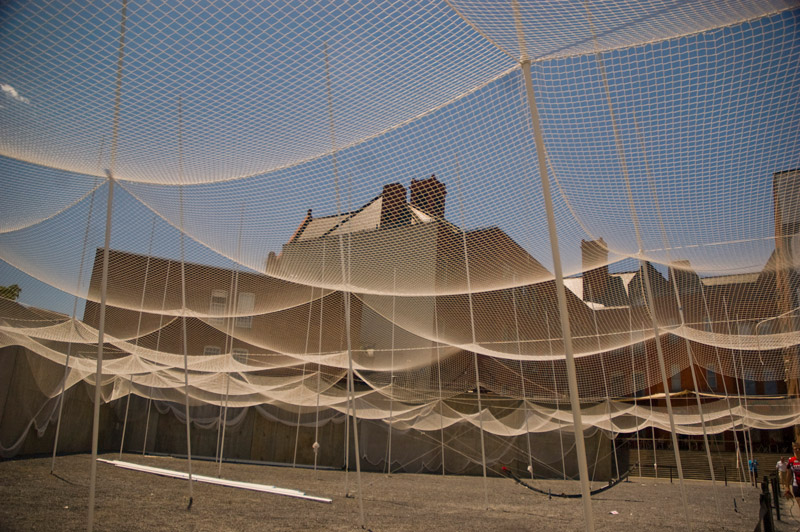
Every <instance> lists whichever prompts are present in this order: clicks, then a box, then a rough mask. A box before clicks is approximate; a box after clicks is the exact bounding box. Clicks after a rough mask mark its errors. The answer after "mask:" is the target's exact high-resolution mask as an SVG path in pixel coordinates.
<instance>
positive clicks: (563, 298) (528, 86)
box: [511, 0, 594, 532]
mask: <svg viewBox="0 0 800 532" xmlns="http://www.w3.org/2000/svg"><path fill="white" fill-rule="evenodd" d="M511 5H512V7H513V10H514V19H515V21H516V27H517V37H518V40H519V43H520V50H521V52H522V56H521V57H520V65H521V66H522V77H523V78H524V82H525V92H526V94H527V98H528V109H529V111H530V115H531V125H532V127H533V135H534V141H535V143H536V156H537V159H538V162H539V177H540V178H541V182H542V194H543V196H544V204H545V210H546V212H547V229H548V232H549V236H550V249H551V251H552V254H553V273H554V274H555V278H556V279H555V280H556V296H557V297H558V309H559V315H560V318H561V334H562V336H563V338H564V356H565V358H566V367H567V383H568V385H569V401H570V408H571V409H572V423H573V426H574V429H575V450H576V452H577V455H578V471H579V474H580V479H581V497H582V500H583V515H584V520H585V521H586V530H587V532H592V531H594V517H593V515H592V500H591V498H590V491H591V490H590V488H589V466H588V464H587V462H586V444H585V442H584V440H583V420H582V418H581V406H580V398H579V395H578V376H577V371H576V369H575V358H574V355H573V350H572V332H571V331H570V326H569V314H568V311H567V295H566V290H565V288H564V274H563V270H562V268H561V251H560V250H559V248H558V234H557V232H556V217H555V211H554V209H553V198H552V196H551V195H550V180H549V178H548V175H547V159H546V153H545V148H544V134H543V133H542V124H541V122H540V120H539V109H538V107H537V106H536V96H535V94H534V91H533V79H532V78H531V60H530V57H528V52H527V48H526V45H525V36H524V31H523V28H522V20H521V16H520V13H519V4H518V2H517V0H512V2H511Z"/></svg>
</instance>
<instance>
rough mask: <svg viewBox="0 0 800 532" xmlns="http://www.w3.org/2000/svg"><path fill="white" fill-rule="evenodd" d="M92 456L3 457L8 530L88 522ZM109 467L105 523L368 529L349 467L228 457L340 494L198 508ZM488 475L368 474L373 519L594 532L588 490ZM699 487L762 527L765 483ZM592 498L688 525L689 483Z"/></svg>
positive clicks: (664, 526) (637, 524)
mask: <svg viewBox="0 0 800 532" xmlns="http://www.w3.org/2000/svg"><path fill="white" fill-rule="evenodd" d="M104 458H107V459H116V458H117V455H106V456H104ZM123 460H126V461H130V462H135V463H140V464H145V465H150V466H155V467H161V468H165V469H172V470H177V471H185V470H186V461H185V460H180V459H176V458H162V457H142V456H138V455H123ZM90 461H91V458H90V457H89V456H88V455H75V456H66V457H60V458H58V459H57V462H56V470H55V473H56V475H51V474H50V460H49V459H48V458H35V459H23V460H10V461H4V462H0V500H2V505H0V530H85V528H86V520H87V503H88V492H89V490H88V486H89V468H90ZM192 464H193V472H194V473H197V474H202V475H208V476H216V472H217V469H216V465H215V464H214V463H212V462H203V461H193V462H192ZM97 468H98V469H97V478H98V488H97V510H96V517H95V519H96V529H97V530H115V531H116V530H123V531H127V530H130V531H145V530H146V531H151V530H197V531H206V530H207V531H217V530H237V531H239V530H333V531H338V530H359V529H360V527H359V526H358V522H359V511H358V499H357V498H351V497H345V474H344V472H343V471H318V472H314V471H313V470H309V469H300V468H298V469H292V468H288V467H268V466H259V465H241V464H224V465H223V468H222V472H223V474H222V476H223V478H227V479H233V480H242V481H247V482H255V483H261V484H269V485H275V486H279V487H282V488H292V489H297V490H301V491H304V492H306V493H307V494H309V495H316V496H321V497H329V498H331V499H333V503H332V504H324V503H318V502H310V501H306V500H300V499H294V498H290V497H284V496H280V495H272V494H265V493H258V492H253V491H245V490H240V489H235V488H229V487H221V486H213V485H208V484H200V483H195V485H194V504H193V506H192V509H191V510H190V511H187V510H186V506H187V503H188V485H187V484H188V483H187V481H185V480H177V479H170V478H165V477H160V476H156V475H151V474H146V473H140V472H136V471H128V470H124V469H120V468H116V467H113V466H111V465H108V464H103V463H98V465H97ZM347 481H348V484H349V488H350V492H351V493H356V490H357V477H356V474H355V473H350V474H349V475H348V479H347ZM486 482H487V488H488V495H489V508H488V509H486V507H485V502H484V480H483V478H481V477H461V476H447V477H442V476H438V475H404V474H400V475H397V474H395V475H392V476H391V477H388V476H386V475H383V474H378V473H363V474H362V483H363V488H362V489H363V501H364V515H365V522H366V527H365V528H367V529H369V530H373V531H375V532H377V531H383V530H393V531H417V530H437V531H451V530H452V531H462V530H475V531H507V530H583V527H584V525H583V507H582V503H581V501H580V499H559V498H553V499H552V500H549V499H548V498H547V497H546V496H542V495H539V494H536V493H534V492H531V491H529V490H526V489H525V488H523V487H521V486H518V485H517V484H515V483H514V482H513V481H511V480H508V479H504V478H489V479H487V481H486ZM534 484H535V485H536V487H538V488H541V489H545V490H546V489H550V490H552V491H553V492H559V493H560V492H569V493H574V492H577V491H579V485H578V483H577V482H575V481H566V482H564V481H556V480H537V481H534ZM595 487H599V484H598V485H596V486H595ZM687 490H688V499H689V505H690V508H689V509H690V512H691V517H692V526H693V529H694V530H709V531H710V530H747V531H750V530H753V528H754V527H755V525H756V518H757V511H758V493H759V492H758V490H757V489H756V488H752V487H749V486H747V487H744V489H743V490H742V487H741V485H739V484H735V483H732V484H729V485H728V486H727V487H725V486H722V485H721V484H720V485H718V488H717V490H716V491H717V495H718V497H717V500H716V501H715V497H714V493H713V491H714V490H712V487H711V483H710V482H697V481H688V482H687ZM742 494H744V498H742ZM734 499H735V500H736V507H737V509H738V511H735V510H734ZM592 504H593V510H594V518H595V524H596V529H597V530H605V531H612V530H613V531H616V530H627V531H630V532H633V531H637V530H659V531H665V530H686V529H687V527H686V522H685V519H684V516H683V510H682V506H681V499H680V491H679V488H678V484H677V482H675V483H674V484H670V483H669V480H654V479H638V478H634V479H633V481H631V482H625V483H622V484H620V485H618V486H617V487H615V488H613V489H611V490H609V491H607V492H605V493H602V494H599V495H597V496H595V497H593V499H592ZM791 506H792V505H791V504H789V503H784V504H783V514H782V518H783V521H782V522H781V523H777V525H778V530H779V531H795V530H798V529H800V510H798V509H797V508H796V507H794V508H792V507H791ZM612 511H614V512H618V513H617V514H616V515H615V514H612V513H611V512H612Z"/></svg>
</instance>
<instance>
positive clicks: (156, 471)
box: [97, 458, 333, 504]
mask: <svg viewBox="0 0 800 532" xmlns="http://www.w3.org/2000/svg"><path fill="white" fill-rule="evenodd" d="M97 461H98V462H103V463H106V464H111V465H113V466H116V467H121V468H123V469H131V470H133V471H140V472H142V473H151V474H153V475H159V476H162V477H170V478H179V479H182V480H187V479H188V478H189V474H188V473H184V472H183V471H172V470H171V469H162V468H160V467H150V466H146V465H141V464H134V463H131V462H123V461H121V460H104V459H101V458H98V460H97ZM192 480H194V481H196V482H203V483H205V484H214V485H217V486H228V487H231V488H239V489H244V490H250V491H260V492H263V493H273V494H275V495H284V496H286V497H294V498H296V499H305V500H308V501H314V502H324V503H328V504H330V503H332V502H333V500H332V499H328V498H326V497H315V496H314V495H306V494H305V493H304V492H302V491H299V490H293V489H288V488H278V487H276V486H267V485H264V484H254V483H252V482H240V481H238V480H226V479H223V478H215V477H207V476H204V475H192Z"/></svg>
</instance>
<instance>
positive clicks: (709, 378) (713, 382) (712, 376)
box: [706, 365, 717, 391]
mask: <svg viewBox="0 0 800 532" xmlns="http://www.w3.org/2000/svg"><path fill="white" fill-rule="evenodd" d="M716 369H717V368H716V366H714V365H711V366H709V367H708V368H706V382H707V383H708V387H709V388H710V389H711V390H712V391H713V390H716V389H717V372H716Z"/></svg>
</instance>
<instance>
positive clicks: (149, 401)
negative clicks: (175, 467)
mask: <svg viewBox="0 0 800 532" xmlns="http://www.w3.org/2000/svg"><path fill="white" fill-rule="evenodd" d="M171 267H172V261H168V262H167V274H166V276H165V277H164V293H163V295H162V296H161V313H160V314H159V316H158V334H156V351H159V350H160V349H161V331H162V327H163V325H164V307H165V306H166V304H167V288H168V287H169V272H170V268H171ZM150 395H151V396H152V395H153V387H152V386H150ZM152 405H153V398H152V397H148V398H147V414H146V415H145V421H144V442H143V443H142V455H143V456H144V454H145V453H146V452H147V433H148V430H149V429H150V407H151V406H152ZM156 415H158V410H156Z"/></svg>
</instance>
